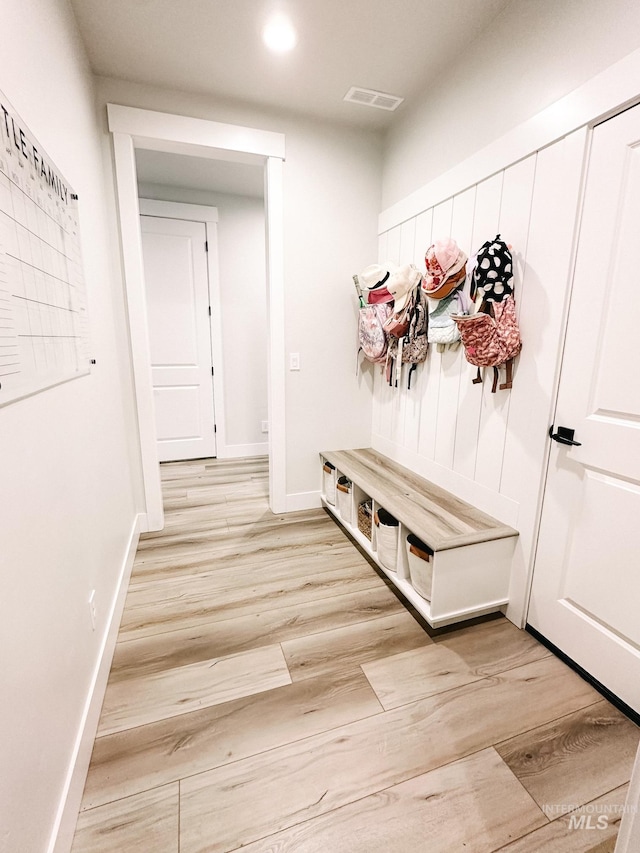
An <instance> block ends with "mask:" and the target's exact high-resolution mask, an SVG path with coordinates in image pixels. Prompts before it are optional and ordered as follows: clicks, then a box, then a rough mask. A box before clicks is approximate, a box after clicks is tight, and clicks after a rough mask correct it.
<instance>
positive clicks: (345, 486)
mask: <svg viewBox="0 0 640 853" xmlns="http://www.w3.org/2000/svg"><path fill="white" fill-rule="evenodd" d="M352 488H353V486H352V484H351V480H349V479H348V478H347V477H339V478H338V482H337V483H336V507H337V508H338V512H339V513H340V516H341V517H342V519H343V520H344V521H346V523H347V524H351V512H352V506H351V505H352V503H353V502H352V500H351V489H352Z"/></svg>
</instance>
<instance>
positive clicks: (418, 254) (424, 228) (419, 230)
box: [413, 208, 433, 273]
mask: <svg viewBox="0 0 640 853" xmlns="http://www.w3.org/2000/svg"><path fill="white" fill-rule="evenodd" d="M432 231H433V209H432V208H429V210H425V211H424V212H423V213H421V214H420V215H419V216H416V239H415V246H414V251H413V263H414V264H415V265H416V266H417V268H418V269H419V270H420V272H421V273H424V256H425V252H426V251H427V249H428V248H429V246H430V245H431V234H432Z"/></svg>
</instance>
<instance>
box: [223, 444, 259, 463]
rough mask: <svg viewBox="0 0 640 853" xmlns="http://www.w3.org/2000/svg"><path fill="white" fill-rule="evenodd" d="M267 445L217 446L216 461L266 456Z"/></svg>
mask: <svg viewBox="0 0 640 853" xmlns="http://www.w3.org/2000/svg"><path fill="white" fill-rule="evenodd" d="M268 455H269V443H268V442H267V441H265V442H260V443H259V444H226V445H223V446H220V445H219V446H218V452H217V457H218V459H241V458H242V457H245V456H268Z"/></svg>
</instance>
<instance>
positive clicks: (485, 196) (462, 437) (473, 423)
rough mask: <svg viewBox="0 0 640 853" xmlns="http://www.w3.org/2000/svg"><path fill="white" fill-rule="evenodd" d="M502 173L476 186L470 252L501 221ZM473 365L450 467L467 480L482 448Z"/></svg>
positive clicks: (463, 379) (464, 384)
mask: <svg viewBox="0 0 640 853" xmlns="http://www.w3.org/2000/svg"><path fill="white" fill-rule="evenodd" d="M502 180H503V174H502V172H499V173H498V174H497V175H494V176H493V177H491V178H489V179H488V180H486V181H482V182H481V183H480V184H478V185H477V187H476V194H475V206H474V214H473V229H472V234H471V250H470V254H471V255H473V254H474V253H475V252H477V251H478V249H479V248H480V246H481V245H482V244H483V243H484V242H485V241H486V240H489V239H490V238H491V237H495V235H496V233H497V230H498V225H499V222H500V203H501V200H502ZM475 374H476V368H475V367H472V365H470V364H469V363H468V362H467V360H466V359H464V360H463V362H462V365H461V369H460V397H459V401H458V419H457V423H456V437H455V448H454V459H453V469H454V470H455V471H457V472H458V473H459V474H461V475H462V476H463V477H468V478H469V479H470V480H473V479H474V478H475V470H476V459H477V456H478V452H479V449H480V448H481V445H482V442H481V434H480V421H481V415H482V404H483V386H479V385H473V384H472V380H473V377H474V376H475Z"/></svg>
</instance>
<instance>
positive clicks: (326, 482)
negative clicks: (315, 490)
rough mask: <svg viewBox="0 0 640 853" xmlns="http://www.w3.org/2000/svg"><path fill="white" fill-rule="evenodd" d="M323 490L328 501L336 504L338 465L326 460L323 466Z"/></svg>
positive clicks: (333, 504)
mask: <svg viewBox="0 0 640 853" xmlns="http://www.w3.org/2000/svg"><path fill="white" fill-rule="evenodd" d="M322 491H323V492H324V496H325V498H326V499H327V503H328V504H331V505H332V506H335V503H336V466H335V465H332V464H331V462H326V461H325V463H324V465H323V466H322Z"/></svg>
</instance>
